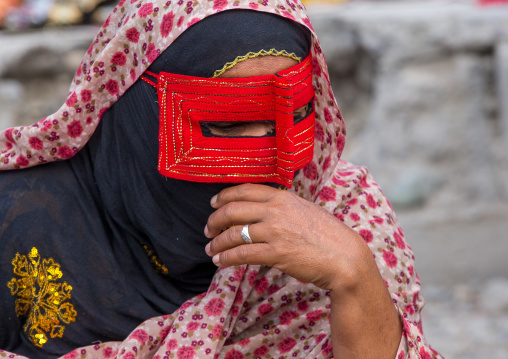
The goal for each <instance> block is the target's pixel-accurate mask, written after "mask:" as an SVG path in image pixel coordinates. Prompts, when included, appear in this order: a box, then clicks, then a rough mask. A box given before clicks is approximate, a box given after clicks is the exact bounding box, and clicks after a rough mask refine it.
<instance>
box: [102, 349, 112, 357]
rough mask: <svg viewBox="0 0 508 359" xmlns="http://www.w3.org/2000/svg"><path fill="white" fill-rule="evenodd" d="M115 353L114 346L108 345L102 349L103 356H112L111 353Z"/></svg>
mask: <svg viewBox="0 0 508 359" xmlns="http://www.w3.org/2000/svg"><path fill="white" fill-rule="evenodd" d="M112 354H113V348H111V347H107V348H104V349H102V356H103V357H104V358H111V355H112Z"/></svg>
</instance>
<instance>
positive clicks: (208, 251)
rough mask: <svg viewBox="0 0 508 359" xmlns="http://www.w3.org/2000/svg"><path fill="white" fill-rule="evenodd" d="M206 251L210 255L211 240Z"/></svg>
mask: <svg viewBox="0 0 508 359" xmlns="http://www.w3.org/2000/svg"><path fill="white" fill-rule="evenodd" d="M205 252H206V254H208V255H210V242H208V244H207V245H206V247H205Z"/></svg>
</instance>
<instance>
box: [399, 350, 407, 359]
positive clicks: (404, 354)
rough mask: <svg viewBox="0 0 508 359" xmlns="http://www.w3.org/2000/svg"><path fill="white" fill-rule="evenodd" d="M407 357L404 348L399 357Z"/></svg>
mask: <svg viewBox="0 0 508 359" xmlns="http://www.w3.org/2000/svg"><path fill="white" fill-rule="evenodd" d="M405 357H406V353H404V350H402V351H401V352H400V353H399V356H398V357H397V359H404V358H405Z"/></svg>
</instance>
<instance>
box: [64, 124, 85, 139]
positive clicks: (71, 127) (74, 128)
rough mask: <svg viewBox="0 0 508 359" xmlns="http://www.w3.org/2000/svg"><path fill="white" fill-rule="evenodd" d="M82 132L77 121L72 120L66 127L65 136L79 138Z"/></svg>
mask: <svg viewBox="0 0 508 359" xmlns="http://www.w3.org/2000/svg"><path fill="white" fill-rule="evenodd" d="M82 132H83V127H81V123H79V121H78V120H74V121H72V122H71V123H70V124H68V125H67V134H68V135H69V136H70V137H72V138H76V137H79V136H81V133H82Z"/></svg>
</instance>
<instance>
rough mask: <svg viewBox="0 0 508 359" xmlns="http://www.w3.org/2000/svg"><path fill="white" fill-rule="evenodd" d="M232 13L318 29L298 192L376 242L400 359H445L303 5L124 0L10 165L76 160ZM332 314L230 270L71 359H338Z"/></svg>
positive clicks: (312, 297)
mask: <svg viewBox="0 0 508 359" xmlns="http://www.w3.org/2000/svg"><path fill="white" fill-rule="evenodd" d="M233 9H252V10H256V11H263V12H268V13H273V14H277V15H280V16H283V17H285V18H289V19H291V20H293V21H296V22H298V23H300V24H302V25H304V26H306V27H308V28H309V29H310V30H311V31H312V33H313V44H312V48H311V54H312V58H313V68H314V73H313V86H314V89H315V93H316V100H315V111H316V124H315V125H316V133H315V153H314V159H313V161H312V162H311V163H310V164H309V165H307V166H306V167H305V168H304V169H303V170H302V171H300V173H299V174H298V175H297V177H296V178H295V181H294V183H295V185H294V190H295V191H296V192H297V193H298V194H299V195H301V196H303V197H305V198H307V199H308V200H311V201H315V202H316V203H318V204H320V205H321V206H323V207H325V208H326V209H327V210H328V211H330V212H331V213H333V214H334V215H335V216H336V217H337V218H338V219H339V220H341V221H343V222H344V223H346V224H347V225H348V226H350V227H351V228H353V229H354V230H356V231H357V232H358V233H359V234H360V235H361V236H362V237H363V238H364V239H365V241H366V242H367V243H368V245H369V247H370V248H371V250H372V253H373V255H374V257H375V260H376V263H377V265H378V267H379V270H380V272H381V274H382V276H383V278H384V280H385V283H386V285H387V287H388V289H389V291H390V293H391V296H392V299H393V302H394V305H395V307H396V309H397V310H398V312H399V314H400V318H401V320H402V322H403V336H402V338H401V342H400V346H399V349H398V353H397V358H430V357H436V356H438V354H437V353H435V352H434V351H433V350H432V349H431V348H430V347H429V346H428V345H427V344H426V341H425V338H424V337H423V333H422V329H421V321H420V310H421V308H422V305H423V300H422V299H421V297H420V296H419V286H420V283H419V280H418V277H417V275H416V273H415V271H414V268H413V260H414V257H413V253H412V250H411V248H410V247H409V246H408V245H407V244H406V243H405V241H404V235H403V232H402V230H401V228H400V226H399V224H398V221H397V219H396V217H395V214H394V212H393V210H392V208H391V206H390V204H389V202H388V201H387V199H385V198H384V196H383V194H382V192H381V190H380V189H379V187H378V185H377V184H376V183H375V182H374V180H373V179H372V177H371V176H370V174H369V173H368V171H367V170H366V169H365V168H363V167H357V166H353V165H351V164H348V163H346V162H343V161H340V160H339V158H340V155H341V152H342V149H343V147H344V139H345V127H344V122H343V120H342V117H341V115H340V112H339V109H338V106H337V104H336V101H335V98H334V95H333V93H332V89H331V86H330V81H329V77H328V71H327V66H326V62H325V58H324V55H323V53H322V51H321V48H320V46H319V41H318V39H317V37H316V36H315V33H314V32H313V29H312V25H311V23H310V20H309V19H308V17H307V15H306V14H305V10H304V6H303V5H302V3H301V2H299V1H297V0H258V1H244V0H207V1H184V0H179V1H174V0H172V1H163V0H159V1H153V0H122V1H120V3H119V4H118V6H116V7H115V8H114V10H113V13H112V14H111V15H110V16H109V17H108V19H107V20H106V22H105V24H104V25H103V27H102V28H101V29H100V31H99V33H98V34H97V36H96V38H95V40H94V41H93V43H92V44H91V46H90V48H89V49H88V51H87V54H86V55H85V58H84V59H83V61H82V62H81V64H80V66H79V68H78V70H77V72H76V75H75V77H74V80H73V83H72V85H71V88H70V90H69V96H68V98H67V101H66V103H65V104H64V105H63V106H62V108H61V109H60V110H58V111H57V112H56V113H55V114H53V115H51V116H48V117H46V118H44V119H42V120H41V121H39V122H38V123H36V124H34V125H32V126H22V127H16V128H11V129H7V130H5V131H3V132H1V133H0V169H4V170H9V169H20V168H24V167H29V166H35V165H38V164H42V163H45V162H51V161H58V160H65V159H68V158H70V157H72V156H73V155H74V154H76V153H77V152H78V151H79V150H80V149H81V148H82V147H83V146H84V145H85V144H86V143H87V141H88V139H89V138H90V137H91V136H92V134H93V133H94V130H95V128H96V127H97V125H98V123H99V121H100V120H101V117H102V115H103V114H104V112H105V111H106V110H107V109H108V108H110V107H111V106H112V105H113V104H114V103H115V102H116V101H117V100H118V99H119V98H120V97H121V96H122V95H123V94H124V93H125V91H126V90H127V89H128V88H129V87H130V86H131V85H132V84H133V83H134V82H135V81H137V80H138V79H139V77H140V76H141V75H142V74H143V72H144V71H145V70H146V68H147V67H148V66H149V65H150V64H151V63H152V62H153V61H154V60H155V59H156V58H157V57H158V56H159V54H160V53H161V52H162V51H164V50H165V49H166V48H167V47H168V46H169V45H170V44H171V43H172V42H173V41H174V40H175V39H176V38H177V37H178V36H179V35H180V34H181V33H182V32H183V31H185V30H186V29H187V28H188V27H190V26H191V25H193V24H194V23H196V22H198V21H200V20H201V19H203V18H205V17H206V16H210V15H213V14H215V13H218V12H220V11H225V10H233ZM329 308H330V303H329V297H328V293H327V292H325V291H323V290H321V289H319V288H316V287H315V286H313V285H309V284H303V283H301V282H299V281H297V280H295V279H293V278H291V277H289V276H287V275H285V274H284V273H281V272H280V271H278V270H276V269H271V268H267V267H260V266H240V267H230V268H221V269H220V270H219V271H218V272H217V274H216V275H215V277H214V279H213V281H212V283H211V285H210V288H209V290H208V291H207V292H206V293H203V294H202V295H200V296H197V297H195V298H192V299H191V300H189V301H187V302H185V303H184V304H183V305H182V306H181V307H180V309H179V310H177V311H176V312H175V313H173V314H168V315H166V316H162V317H157V318H152V319H149V320H147V321H146V322H144V323H141V324H140V326H139V327H138V328H136V329H135V330H134V331H133V332H132V333H131V334H130V335H129V336H128V337H127V338H125V340H124V341H123V342H113V343H111V342H110V343H98V344H96V345H92V346H90V347H86V348H80V349H76V350H74V351H73V352H71V353H69V354H67V355H65V356H64V358H76V357H80V358H158V359H160V358H178V359H184V358H185V359H189V358H226V359H242V358H247V357H250V358H256V357H277V358H280V357H298V358H328V357H331V356H332V344H331V343H332V341H331V338H330V327H329V322H328V315H329ZM1 355H2V352H1V351H0V356H1Z"/></svg>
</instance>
